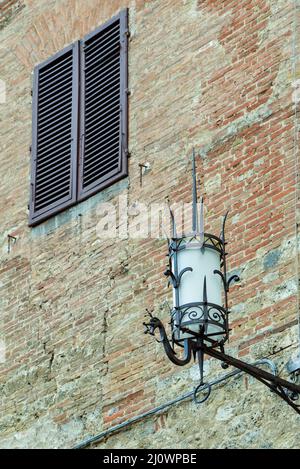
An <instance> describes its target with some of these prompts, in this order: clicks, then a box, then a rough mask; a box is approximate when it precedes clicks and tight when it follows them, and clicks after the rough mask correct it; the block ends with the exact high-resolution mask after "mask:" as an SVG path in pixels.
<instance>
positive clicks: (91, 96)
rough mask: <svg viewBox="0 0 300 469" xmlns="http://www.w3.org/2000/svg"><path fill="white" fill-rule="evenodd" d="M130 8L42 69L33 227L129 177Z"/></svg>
mask: <svg viewBox="0 0 300 469" xmlns="http://www.w3.org/2000/svg"><path fill="white" fill-rule="evenodd" d="M127 24H128V20H127V10H123V11H121V12H120V13H119V15H117V16H116V17H114V18H112V19H111V20H110V21H108V22H107V23H105V24H104V25H103V26H101V27H100V28H98V29H97V30H96V31H93V32H92V33H90V34H88V35H87V36H86V37H85V38H84V39H83V40H81V41H77V42H75V43H74V44H72V45H70V46H68V47H67V48H65V49H64V50H62V51H60V52H58V53H57V54H56V55H54V56H53V57H51V58H50V59H48V60H46V61H45V62H43V63H42V64H40V65H38V66H37V67H36V68H35V70H34V81H33V120H32V164H31V196H30V216H29V225H30V226H33V225H35V224H37V223H39V222H41V221H43V220H45V219H46V218H48V217H49V216H51V215H53V214H56V213H58V212H59V211H61V210H63V209H65V208H67V207H69V206H71V205H74V204H75V203H77V202H79V201H81V200H83V199H85V198H87V197H89V196H91V195H92V194H94V193H96V192H98V191H100V190H102V189H104V188H105V187H107V186H109V185H111V184H113V183H114V182H116V181H117V180H119V179H121V178H123V177H125V176H127V156H128V151H127V133H128V129H127V67H128V65H127V48H128V45H127V41H128V29H127V28H128V26H127Z"/></svg>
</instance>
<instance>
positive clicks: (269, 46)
mask: <svg viewBox="0 0 300 469" xmlns="http://www.w3.org/2000/svg"><path fill="white" fill-rule="evenodd" d="M7 3H8V2H1V3H0V14H2V13H3V14H4V10H3V5H5V4H7ZM10 3H11V5H13V4H15V6H16V5H19V4H20V5H21V4H22V8H21V7H20V8H19V7H18V8H17V6H16V8H17V10H16V13H12V14H11V15H10V16H9V21H8V20H7V22H6V23H5V24H4V23H3V24H2V23H1V18H2V16H0V28H1V29H0V39H1V41H0V44H1V46H0V60H1V69H0V79H1V80H3V81H4V82H5V85H6V101H5V103H0V121H1V130H0V135H1V139H0V167H1V175H2V177H1V179H0V194H1V196H0V216H1V222H0V340H3V341H4V343H5V348H6V354H5V361H4V362H3V363H0V391H1V392H0V446H1V447H4V448H6V447H12V448H21V447H27V448H33V447H42V448H46V447H50V448H53V447H55V448H60V447H62V448H68V447H72V446H74V445H76V444H78V443H80V441H83V440H84V439H85V438H87V437H89V436H92V435H96V434H98V433H100V432H101V431H103V430H105V429H109V428H110V427H111V426H113V425H115V424H118V423H121V422H123V421H125V420H127V419H129V418H131V417H134V416H136V415H139V414H140V413H142V412H145V411H147V410H149V409H151V408H152V407H154V406H156V405H159V404H162V403H164V402H166V401H167V400H169V399H172V398H174V397H176V396H178V395H180V394H183V393H185V392H187V391H189V390H190V389H192V388H193V386H195V385H196V384H197V379H198V374H197V370H196V367H195V365H193V364H191V365H190V366H187V367H185V368H184V369H178V368H176V367H175V366H173V365H172V364H171V363H170V362H168V361H167V358H166V357H165V355H164V353H163V350H162V349H161V346H159V345H158V344H156V343H155V342H153V341H151V339H150V338H149V337H146V336H144V334H143V327H142V322H143V321H144V314H145V309H146V308H149V309H154V310H155V311H157V312H158V315H160V316H161V317H162V318H163V319H164V321H165V322H166V323H167V321H168V309H167V307H166V306H165V300H168V301H169V302H170V303H171V301H172V294H171V290H170V289H168V288H167V284H166V280H165V277H164V275H163V272H164V270H165V266H166V257H165V254H166V241H165V239H151V238H145V239H113V238H108V239H103V238H101V239H100V237H99V236H98V232H97V224H98V222H99V220H100V218H101V217H100V209H101V204H102V203H106V202H109V203H112V204H113V205H114V206H115V207H118V203H119V196H122V197H126V208H127V209H128V210H129V213H130V217H129V218H130V220H131V221H134V219H135V216H136V214H135V208H136V204H137V202H140V203H144V204H146V205H149V204H150V203H156V204H158V203H162V204H163V203H166V197H167V196H168V197H169V199H170V201H172V202H174V203H176V202H180V201H184V202H190V201H191V187H190V170H191V159H190V157H191V152H192V147H195V148H196V151H197V153H199V155H200V158H198V161H197V162H198V165H197V170H198V179H199V181H200V186H201V191H202V193H203V195H204V197H205V206H206V211H205V223H206V231H208V232H213V233H216V234H219V231H220V223H221V217H222V215H223V214H224V213H225V212H226V210H227V209H230V217H229V220H228V226H227V232H228V252H229V256H228V263H229V270H230V273H238V274H239V275H240V277H241V282H240V284H237V285H235V286H234V287H233V289H232V291H231V293H230V307H231V311H232V313H231V327H232V333H231V339H230V343H229V345H228V352H229V353H231V354H233V355H235V356H238V357H241V358H242V359H244V360H247V361H253V360H256V359H259V358H262V357H269V358H271V359H272V360H274V362H275V363H276V364H277V366H278V368H279V371H280V373H281V375H282V376H284V377H287V375H286V370H285V366H284V365H285V363H286V362H287V360H288V359H289V358H290V357H291V356H293V355H294V354H295V353H297V350H298V333H297V332H298V325H297V321H298V316H297V313H298V302H299V282H298V278H299V271H298V265H299V262H298V263H297V262H296V260H297V255H298V252H299V241H298V225H297V220H298V211H299V207H298V205H299V200H298V191H299V185H298V184H297V177H296V174H297V172H298V171H297V169H298V161H297V154H298V153H297V152H298V129H299V127H298V105H299V104H298V103H295V99H294V98H293V96H294V94H293V93H295V86H294V85H293V84H294V83H295V81H297V80H298V79H299V73H300V69H299V61H298V51H299V49H297V47H298V44H300V41H299V39H300V36H299V31H298V24H300V21H299V20H300V17H299V11H300V5H298V2H296V3H294V1H292V0H289V1H286V0H276V1H275V0H241V1H237V0H234V1H231V2H227V1H225V0H224V1H223V0H221V1H220V0H180V1H179V0H172V1H171V0H152V1H150V0H149V1H144V0H107V1H106V0H105V1H101V2H100V1H99V0H87V1H85V2H82V1H80V0H47V1H45V0H38V1H37V0H24V1H23V2H10ZM124 7H128V8H129V25H130V32H131V37H130V42H129V87H130V91H131V94H130V98H129V101H130V102H129V115H130V119H129V135H130V137H129V150H130V153H131V157H130V160H129V177H128V178H127V179H125V180H122V181H120V182H118V183H117V184H114V185H113V186H112V187H110V188H108V189H105V190H103V191H102V192H101V193H99V194H97V195H95V196H93V197H91V198H90V199H88V200H86V201H84V202H82V203H81V204H79V205H77V206H76V207H73V208H71V209H68V210H66V211H64V212H62V213H61V214H59V215H57V216H55V217H52V218H51V219H49V220H48V221H46V222H44V223H42V224H40V225H39V226H37V227H35V228H29V227H28V210H27V203H28V197H29V165H30V156H29V152H28V149H29V146H30V144H31V93H30V92H31V86H32V70H33V67H34V65H36V64H37V63H39V62H41V61H43V60H45V59H47V58H48V57H49V56H51V55H52V54H54V53H55V52H57V51H59V50H60V49H62V48H63V47H64V46H65V45H67V44H70V43H71V42H72V41H75V40H77V39H79V38H81V37H83V36H84V35H85V34H87V33H88V32H90V31H91V30H92V29H94V28H95V27H96V26H99V25H101V24H102V23H103V22H104V21H106V20H108V19H109V18H110V17H111V16H113V15H114V14H116V13H117V12H118V11H119V10H120V9H121V8H124ZM1 9H2V10H1ZM1 24H2V27H1ZM295 45H297V47H296V48H295ZM299 47H300V46H299ZM145 162H148V163H149V165H150V169H149V170H147V171H145V173H144V174H143V178H142V184H141V183H140V166H139V164H144V163H145ZM117 221H118V224H119V226H121V227H122V223H123V221H122V220H121V217H120V216H119V218H118V220H117ZM123 228H124V226H123ZM8 235H11V236H14V237H15V238H16V241H15V242H14V243H13V244H11V247H10V249H8ZM8 251H9V252H8ZM206 372H207V379H214V378H215V377H216V376H218V375H219V374H220V373H221V372H222V370H221V369H220V367H219V365H218V364H217V363H215V362H214V361H213V360H208V361H207V362H206ZM287 419H288V422H289V425H288V428H287V425H286V421H287ZM224 423H226V428H227V429H228V432H226V433H225V432H224ZM298 428H299V417H298V416H296V414H295V413H294V412H293V411H292V410H291V409H290V408H288V407H287V406H286V404H285V403H283V401H280V399H278V398H277V397H276V396H273V395H272V394H270V393H269V392H268V390H267V389H264V388H263V387H262V386H261V385H260V384H257V383H255V382H253V380H252V379H247V378H246V377H239V378H234V379H232V380H231V381H230V382H226V383H224V384H223V385H220V386H219V387H218V388H216V389H214V391H213V393H212V396H211V398H210V399H209V400H208V401H207V402H206V403H205V404H204V405H203V406H201V407H196V408H195V406H194V404H192V403H191V402H183V403H181V404H178V405H177V406H176V407H172V408H169V409H168V410H167V411H165V412H162V413H161V415H158V416H154V417H151V418H148V419H145V420H144V421H143V422H142V423H139V424H136V425H133V426H131V427H128V428H127V429H126V430H124V431H121V432H119V433H116V434H114V435H112V436H110V437H109V438H107V439H105V440H101V441H99V442H98V443H96V444H95V445H94V446H97V447H106V448H115V447H123V448H126V447H130V448H131V447H148V448H151V447H154V448H161V447H168V448H172V447H175V448H195V447H197V448H206V447H207V448H208V447H209V448H225V447H228V448H229V447H230V448H231V447H232V448H255V447H258V448H260V447H261V448H272V447H274V448H277V447H278V448H299V447H300V441H299V436H298V435H299V431H298Z"/></svg>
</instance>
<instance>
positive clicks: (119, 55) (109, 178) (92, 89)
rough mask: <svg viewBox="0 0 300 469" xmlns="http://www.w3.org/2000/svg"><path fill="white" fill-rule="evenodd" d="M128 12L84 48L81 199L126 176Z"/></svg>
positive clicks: (89, 38) (87, 39)
mask: <svg viewBox="0 0 300 469" xmlns="http://www.w3.org/2000/svg"><path fill="white" fill-rule="evenodd" d="M127 23H128V20H127V10H123V11H121V12H120V14H119V15H118V16H116V17H114V18H112V19H111V20H110V21H109V22H107V23H105V24H104V25H103V26H101V27H100V28H98V29H97V30H96V31H94V32H92V33H91V34H89V35H87V36H86V37H85V38H84V39H83V41H82V48H81V67H82V73H81V130H80V162H79V181H78V186H79V187H78V199H79V200H81V199H84V198H86V197H88V196H89V195H91V194H93V193H95V192H97V191H99V190H101V189H103V188H104V187H106V186H108V185H110V184H112V183H113V182H115V181H117V180H118V179H120V178H122V177H124V176H127V47H128V46H127V42H128V38H127V36H128V32H127Z"/></svg>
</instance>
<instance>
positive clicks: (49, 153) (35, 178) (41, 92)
mask: <svg viewBox="0 0 300 469" xmlns="http://www.w3.org/2000/svg"><path fill="white" fill-rule="evenodd" d="M78 79H79V43H78V42H77V43H75V44H72V45H71V46H69V47H67V48H66V49H64V50H62V51H61V52H59V53H58V54H56V55H55V56H53V57H51V58H50V59H49V60H47V61H46V62H43V63H42V64H40V65H38V66H37V67H36V68H35V71H34V84H33V121H32V131H33V138H32V169H31V197H30V221H29V224H30V225H34V224H36V223H38V222H40V221H41V220H44V219H45V218H47V217H48V216H50V215H53V214H54V213H56V212H58V211H60V210H62V209H63V208H65V207H67V206H69V205H71V204H73V203H74V202H75V201H76V189H77V142H78V95H79V90H78Z"/></svg>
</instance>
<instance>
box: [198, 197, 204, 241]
mask: <svg viewBox="0 0 300 469" xmlns="http://www.w3.org/2000/svg"><path fill="white" fill-rule="evenodd" d="M199 218H200V228H199V233H200V244H201V247H202V246H203V244H204V205H203V197H201V201H200V217H199Z"/></svg>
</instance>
